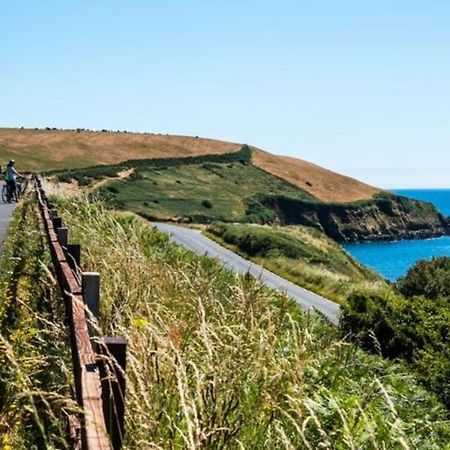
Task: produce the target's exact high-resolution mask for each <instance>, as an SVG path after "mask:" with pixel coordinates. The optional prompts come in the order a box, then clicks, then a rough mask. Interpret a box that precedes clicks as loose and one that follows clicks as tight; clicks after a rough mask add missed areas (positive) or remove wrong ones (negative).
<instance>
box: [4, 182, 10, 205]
mask: <svg viewBox="0 0 450 450" xmlns="http://www.w3.org/2000/svg"><path fill="white" fill-rule="evenodd" d="M2 201H3V203H9V198H8V186H6V184H4V185H3V187H2Z"/></svg>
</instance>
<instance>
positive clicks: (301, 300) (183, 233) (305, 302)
mask: <svg viewBox="0 0 450 450" xmlns="http://www.w3.org/2000/svg"><path fill="white" fill-rule="evenodd" d="M152 225H153V226H155V227H156V228H157V229H158V230H160V231H163V232H164V233H167V234H170V235H171V238H172V240H173V241H174V242H177V243H178V244H181V245H183V246H184V247H186V248H187V249H189V250H191V251H193V252H195V253H197V254H200V255H205V254H206V255H208V256H211V257H214V258H217V259H219V260H220V261H222V262H223V263H224V265H225V267H227V268H228V269H230V270H233V271H234V272H237V273H240V274H245V273H247V272H249V273H250V274H251V275H253V276H254V277H255V278H260V279H261V280H262V281H263V283H264V284H265V285H266V286H269V287H271V288H274V289H278V290H281V291H283V292H285V293H286V294H287V295H289V296H290V297H292V298H293V299H294V300H295V301H296V302H297V303H298V304H299V305H300V306H302V307H303V308H304V309H306V310H314V309H316V310H317V311H320V312H321V313H322V314H324V315H325V316H326V317H328V319H330V320H331V321H332V322H334V323H337V322H338V318H339V311H340V308H339V305H337V304H336V303H334V302H332V301H330V300H327V299H326V298H324V297H321V296H320V295H317V294H314V293H313V292H310V291H308V290H306V289H303V288H301V287H299V286H297V285H296V284H294V283H291V282H290V281H287V280H285V279H283V278H281V277H279V276H278V275H275V274H274V273H272V272H270V271H268V270H266V269H264V268H263V267H261V266H259V265H257V264H255V263H252V262H250V261H247V260H246V259H244V258H242V257H241V256H239V255H236V253H233V252H232V251H230V250H228V249H226V248H224V247H222V246H221V245H219V244H217V243H216V242H214V241H212V240H211V239H208V238H207V237H205V236H203V234H202V233H201V232H200V231H199V230H192V229H190V228H184V227H179V226H176V225H171V224H167V223H158V222H152Z"/></svg>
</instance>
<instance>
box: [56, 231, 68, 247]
mask: <svg viewBox="0 0 450 450" xmlns="http://www.w3.org/2000/svg"><path fill="white" fill-rule="evenodd" d="M56 236H57V238H58V242H59V243H60V244H61V245H62V246H63V247H66V246H67V242H68V241H69V230H68V229H67V228H65V227H58V228H57V229H56Z"/></svg>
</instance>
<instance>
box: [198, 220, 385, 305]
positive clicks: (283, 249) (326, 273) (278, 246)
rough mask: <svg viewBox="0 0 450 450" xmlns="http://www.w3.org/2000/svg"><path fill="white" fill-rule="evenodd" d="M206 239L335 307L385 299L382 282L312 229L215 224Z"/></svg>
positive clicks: (333, 242) (335, 244)
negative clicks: (363, 296) (355, 298)
mask: <svg viewBox="0 0 450 450" xmlns="http://www.w3.org/2000/svg"><path fill="white" fill-rule="evenodd" d="M207 231H208V234H209V235H210V236H212V237H213V238H214V239H215V240H218V241H219V242H220V243H223V244H224V245H225V246H231V248H232V249H233V250H235V251H237V252H238V253H240V254H242V255H243V256H244V257H246V258H249V259H251V260H252V261H255V262H256V263H258V264H261V265H262V266H264V267H266V268H267V269H269V270H271V271H272V272H274V273H277V274H278V275H280V276H282V277H284V278H287V279H289V280H291V281H292V282H294V283H296V284H298V285H299V286H302V287H305V288H306V289H309V290H311V291H313V292H316V293H317V294H320V295H323V296H325V297H327V298H329V299H332V300H334V301H336V302H338V303H342V304H345V302H346V299H347V297H348V296H349V295H351V293H353V292H355V291H358V292H360V291H365V292H369V293H375V292H376V293H382V292H383V293H384V292H386V291H389V290H390V288H389V286H388V285H387V283H386V282H385V281H384V280H382V278H381V277H380V276H378V275H377V274H375V273H374V272H372V271H371V270H370V269H368V268H366V267H364V266H363V265H361V264H359V263H358V262H357V261H355V260H354V259H353V258H352V257H351V256H350V255H348V254H347V253H346V252H345V251H344V250H343V249H342V248H341V247H340V245H339V244H337V243H336V242H335V241H333V240H332V239H330V238H328V237H326V236H325V235H324V234H323V233H321V232H320V231H318V230H315V229H313V228H310V227H304V226H289V227H269V226H261V225H250V224H248V225H244V224H224V223H223V224H213V225H211V226H209V227H208V229H207Z"/></svg>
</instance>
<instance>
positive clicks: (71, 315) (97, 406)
mask: <svg viewBox="0 0 450 450" xmlns="http://www.w3.org/2000/svg"><path fill="white" fill-rule="evenodd" d="M33 185H34V190H35V193H36V199H37V202H38V205H39V209H40V212H41V216H42V221H43V226H44V229H45V233H46V236H47V241H48V244H49V249H50V254H51V257H52V262H53V267H54V270H55V274H56V279H57V282H58V285H59V289H60V291H61V295H62V297H63V300H64V306H65V314H66V321H67V324H68V327H69V335H70V343H71V353H72V364H73V376H74V385H75V393H76V400H77V403H78V405H79V406H80V408H81V410H82V411H83V413H82V414H80V415H79V416H72V417H70V418H69V421H68V422H69V428H70V437H71V440H72V444H73V448H75V449H81V450H111V449H113V450H119V449H120V448H121V446H122V438H123V433H124V396H125V376H124V371H125V363H126V341H125V340H124V339H123V338H112V337H101V336H99V330H98V326H97V323H98V322H97V321H98V315H99V302H100V278H99V274H97V273H92V272H83V271H82V270H81V269H80V246H79V245H76V244H69V230H68V229H67V228H66V227H64V226H63V222H62V219H61V218H60V217H59V216H58V213H57V210H56V209H55V207H54V205H53V204H52V203H51V202H50V201H49V200H48V198H47V195H46V193H45V191H44V189H43V188H42V183H41V180H40V179H39V178H38V177H34V179H33Z"/></svg>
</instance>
